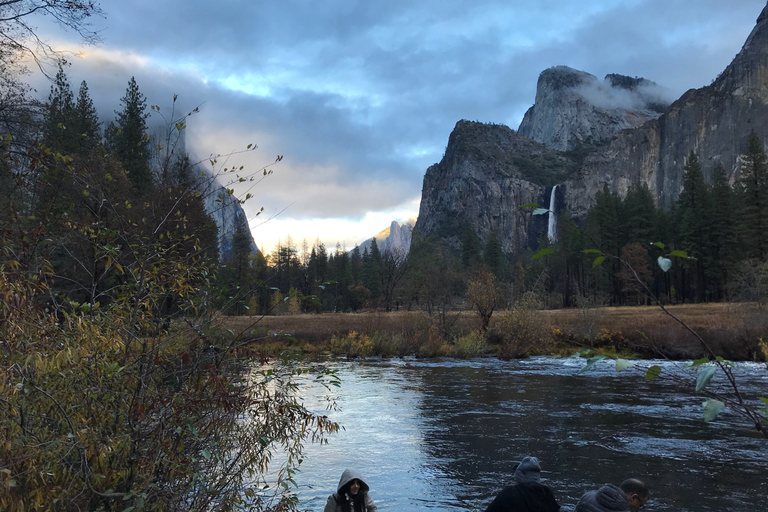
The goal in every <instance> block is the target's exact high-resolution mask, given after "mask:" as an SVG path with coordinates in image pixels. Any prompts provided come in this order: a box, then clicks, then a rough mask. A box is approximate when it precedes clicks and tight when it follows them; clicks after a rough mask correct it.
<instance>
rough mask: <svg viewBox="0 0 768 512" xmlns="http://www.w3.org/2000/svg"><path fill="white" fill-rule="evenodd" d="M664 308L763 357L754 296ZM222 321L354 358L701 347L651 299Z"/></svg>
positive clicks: (723, 347)
mask: <svg viewBox="0 0 768 512" xmlns="http://www.w3.org/2000/svg"><path fill="white" fill-rule="evenodd" d="M668 310H669V312H670V313H671V314H672V315H674V316H676V317H677V318H679V319H680V320H681V321H683V322H684V323H685V324H686V325H687V326H688V327H690V328H691V329H693V330H695V331H696V332H698V333H699V334H700V335H701V336H702V338H703V339H704V340H705V341H706V343H707V344H708V345H709V346H710V347H711V348H712V350H713V351H714V352H715V353H716V354H718V355H720V356H722V357H724V358H726V359H731V360H741V361H763V360H765V358H766V356H768V354H766V349H767V348H768V347H766V344H765V341H768V313H767V312H766V311H765V310H764V309H762V308H760V307H759V306H758V305H757V304H753V303H712V304H691V305H677V306H669V307H668ZM223 321H224V325H225V326H226V327H227V328H229V329H232V330H233V331H234V332H240V333H243V336H244V337H245V338H247V339H251V340H252V341H253V342H254V343H256V344H258V345H259V346H260V347H261V349H262V350H263V351H264V352H266V353H278V352H280V351H283V350H286V349H288V350H291V351H294V352H298V353H302V354H305V355H313V354H336V355H346V356H352V357H355V356H371V355H378V356H384V357H394V356H407V355H416V356H420V357H435V356H447V357H460V358H466V357H478V356H499V357H503V358H517V357H527V356H531V355H555V356H562V355H570V354H572V353H573V352H574V351H577V350H581V349H583V348H599V349H604V350H608V351H615V352H617V353H621V354H623V355H629V354H634V355H636V356H639V357H654V358H655V357H659V358H669V359H691V358H698V357H702V356H704V355H706V354H705V351H704V349H703V347H702V345H701V343H700V342H699V341H698V340H697V339H696V338H695V336H694V335H693V334H692V333H690V332H689V331H688V330H687V329H686V328H685V327H684V326H682V325H681V324H680V323H679V322H677V321H676V320H675V319H674V318H672V317H671V316H669V315H667V314H665V313H664V312H663V311H662V310H661V309H660V308H658V307H654V306H643V307H592V308H574V309H558V310H523V311H520V310H514V311H497V312H495V313H494V314H493V316H492V318H491V322H490V325H489V329H488V331H487V332H486V333H484V334H481V333H480V332H479V330H478V329H479V326H480V321H479V317H478V315H477V314H475V313H474V312H472V311H450V312H448V313H446V314H445V315H442V316H441V315H438V314H433V315H432V316H429V315H428V314H426V313H425V312H423V311H397V312H390V313H387V312H383V311H368V312H362V313H324V314H319V315H318V314H303V315H283V316H265V317H248V316H242V317H226V318H224V319H223Z"/></svg>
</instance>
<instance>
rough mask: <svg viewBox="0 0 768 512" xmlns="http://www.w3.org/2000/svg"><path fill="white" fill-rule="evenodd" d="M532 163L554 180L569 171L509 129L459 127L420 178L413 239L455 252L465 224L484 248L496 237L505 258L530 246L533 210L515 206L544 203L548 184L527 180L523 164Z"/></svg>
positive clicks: (559, 158) (563, 161)
mask: <svg viewBox="0 0 768 512" xmlns="http://www.w3.org/2000/svg"><path fill="white" fill-rule="evenodd" d="M521 155H522V156H524V157H525V158H524V159H523V160H521ZM530 161H538V162H545V163H546V164H547V165H548V169H549V171H551V173H552V174H553V175H557V174H558V173H561V172H566V170H567V169H568V168H570V167H572V166H573V162H572V161H570V160H569V159H568V158H566V157H565V156H563V155H561V154H560V153H558V152H557V151H554V150H552V149H551V148H548V147H547V146H545V145H543V144H539V143H537V142H535V141H532V140H530V139H526V138H524V137H519V136H518V135H517V133H515V131H514V130H512V129H510V128H509V127H507V126H503V125H488V124H482V123H477V122H470V121H459V122H458V123H456V127H455V128H454V130H453V132H452V133H451V135H450V138H449V140H448V146H447V149H446V151H445V155H444V156H443V158H442V160H441V161H440V163H438V164H435V165H432V166H431V167H430V168H429V169H427V172H426V174H425V175H424V185H423V188H422V199H421V205H420V208H419V216H418V220H417V222H416V226H415V227H414V236H415V235H416V234H418V235H419V236H421V237H422V238H428V237H435V238H439V239H441V240H444V241H445V242H446V243H447V244H448V246H449V247H451V248H452V249H454V250H458V249H459V248H460V237H461V233H462V230H463V226H464V225H465V223H469V224H470V225H471V226H472V227H473V228H474V230H475V232H476V233H477V235H478V237H479V239H480V242H481V243H482V244H484V243H485V242H486V241H487V240H488V238H489V237H490V236H491V234H496V236H497V237H498V238H499V240H500V241H501V245H502V250H503V251H504V252H507V253H514V252H518V251H520V250H521V249H522V248H523V247H525V246H526V245H528V236H529V230H530V226H531V220H532V219H531V210H530V209H521V208H519V206H521V205H523V204H526V203H531V202H542V201H545V194H544V193H545V190H546V188H547V181H548V180H549V179H550V176H549V175H547V174H542V175H540V176H531V175H528V176H525V174H526V172H527V171H526V170H525V169H523V168H522V167H524V165H521V162H530ZM544 227H545V226H544Z"/></svg>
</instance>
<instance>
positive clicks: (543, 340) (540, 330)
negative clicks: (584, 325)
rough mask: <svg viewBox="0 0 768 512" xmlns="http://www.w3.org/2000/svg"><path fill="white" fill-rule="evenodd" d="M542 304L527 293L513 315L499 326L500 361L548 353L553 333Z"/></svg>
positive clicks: (510, 314)
mask: <svg viewBox="0 0 768 512" xmlns="http://www.w3.org/2000/svg"><path fill="white" fill-rule="evenodd" d="M541 306H542V304H541V300H540V299H539V298H538V296H537V295H536V294H535V293H533V292H526V293H525V294H524V295H523V297H522V298H521V299H520V300H519V301H517V302H516V303H515V305H514V306H513V307H512V309H511V310H510V312H509V313H507V314H506V315H505V316H504V317H502V318H501V319H500V320H499V322H497V323H496V330H497V331H498V334H497V336H499V337H500V338H501V347H500V348H499V352H498V354H499V357H502V358H507V359H510V358H519V357H526V356H529V355H531V354H532V353H547V350H548V348H549V346H550V345H551V343H552V333H551V331H550V329H549V327H548V325H547V324H546V322H543V321H542V318H541V313H540V312H539V310H540V309H541Z"/></svg>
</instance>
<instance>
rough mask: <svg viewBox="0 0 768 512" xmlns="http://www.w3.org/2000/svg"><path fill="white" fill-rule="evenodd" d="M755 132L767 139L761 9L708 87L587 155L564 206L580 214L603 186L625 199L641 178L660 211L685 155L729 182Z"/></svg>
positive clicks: (766, 26) (767, 23)
mask: <svg viewBox="0 0 768 512" xmlns="http://www.w3.org/2000/svg"><path fill="white" fill-rule="evenodd" d="M752 130H754V131H755V133H756V134H757V135H758V136H759V137H760V138H761V139H762V140H766V139H768V6H766V7H765V8H764V9H763V11H762V13H761V14H760V16H759V17H758V19H757V24H756V25H755V28H754V29H753V30H752V33H751V34H750V35H749V37H748V38H747V41H746V43H745V44H744V46H743V48H742V49H741V51H740V52H739V54H738V55H737V56H736V57H735V58H734V60H733V62H731V64H730V65H729V66H728V67H727V68H726V69H725V71H723V72H722V73H721V74H720V76H718V77H717V78H716V79H715V80H714V82H712V84H711V85H708V86H706V87H702V88H701V89H691V90H690V91H688V92H686V93H685V94H683V96H682V97H681V98H680V99H678V100H677V101H675V102H674V103H673V104H672V105H671V106H670V107H669V109H668V110H667V111H666V112H665V113H664V114H663V115H661V116H660V117H659V118H658V119H655V120H651V121H649V122H647V123H646V124H644V125H643V126H642V127H640V128H636V129H634V130H627V131H623V132H621V133H619V134H617V135H616V136H615V137H614V138H613V139H612V140H611V141H610V143H609V144H608V145H607V146H606V147H604V148H601V149H600V150H599V151H597V152H595V153H594V154H592V155H590V156H589V157H588V158H587V159H586V160H585V162H584V165H583V167H582V168H581V170H580V171H579V172H578V173H577V174H575V175H574V176H572V177H570V178H569V179H568V180H567V181H566V182H565V183H564V185H565V193H564V196H565V204H566V207H567V208H568V209H569V210H570V211H571V212H573V213H574V214H576V215H577V216H578V215H582V214H584V213H585V212H586V211H587V210H588V209H589V207H590V206H591V204H592V202H593V200H594V196H595V193H596V192H597V191H598V190H600V189H601V188H602V187H603V185H607V186H608V188H609V189H610V190H612V191H614V192H618V193H619V194H624V193H625V192H626V190H627V189H628V187H629V185H630V184H631V183H632V182H635V181H641V182H644V183H646V184H647V185H648V187H649V188H650V190H651V191H652V192H654V194H655V195H656V198H657V203H658V205H659V206H661V207H662V208H670V207H671V206H672V205H673V204H674V202H675V200H676V199H677V197H678V196H679V195H680V191H681V189H682V176H683V168H684V166H685V161H686V157H687V156H688V154H689V153H690V152H691V151H693V152H694V153H696V154H697V156H698V158H699V161H700V162H701V163H702V170H703V171H704V174H705V176H707V177H710V176H711V174H712V170H713V168H714V167H715V164H716V163H718V162H719V163H721V164H722V165H723V166H724V167H725V169H726V171H727V172H728V173H729V175H730V178H731V180H734V179H736V178H737V177H738V173H739V169H740V167H741V155H743V153H744V151H745V148H746V141H747V137H748V136H749V133H750V132H751V131H752Z"/></svg>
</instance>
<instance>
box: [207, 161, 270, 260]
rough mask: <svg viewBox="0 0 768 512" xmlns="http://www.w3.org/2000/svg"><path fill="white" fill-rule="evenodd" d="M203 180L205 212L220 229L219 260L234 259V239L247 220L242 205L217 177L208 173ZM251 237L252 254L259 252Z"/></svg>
mask: <svg viewBox="0 0 768 512" xmlns="http://www.w3.org/2000/svg"><path fill="white" fill-rule="evenodd" d="M200 179H201V195H202V196H203V199H204V202H205V211H206V212H207V213H208V215H210V216H211V217H212V218H213V220H214V222H216V227H217V228H218V229H219V259H221V260H226V259H228V258H231V257H232V238H233V237H234V234H235V228H236V227H237V224H238V222H239V221H240V219H241V218H247V217H246V216H245V211H244V210H243V207H242V205H241V204H240V203H239V202H238V200H237V198H236V197H235V196H233V195H229V194H227V189H226V188H225V187H224V186H223V185H221V183H219V181H218V180H217V179H216V177H215V176H212V175H210V174H209V173H208V172H207V171H206V173H205V174H204V176H203V177H201V178H200ZM249 236H250V237H251V253H254V254H255V253H256V252H258V248H257V247H256V243H255V242H254V241H253V235H251V234H250V232H249Z"/></svg>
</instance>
